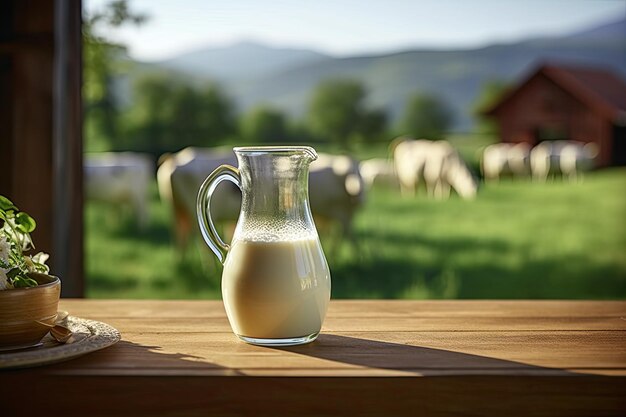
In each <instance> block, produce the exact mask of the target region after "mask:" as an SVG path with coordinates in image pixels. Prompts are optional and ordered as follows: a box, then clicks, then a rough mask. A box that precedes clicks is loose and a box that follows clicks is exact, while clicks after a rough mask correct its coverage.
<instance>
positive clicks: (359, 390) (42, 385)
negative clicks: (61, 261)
mask: <svg viewBox="0 0 626 417" xmlns="http://www.w3.org/2000/svg"><path fill="white" fill-rule="evenodd" d="M61 308H62V309H65V310H68V311H69V312H70V313H71V314H72V315H74V316H78V317H83V318H89V319H94V320H99V321H104V322H106V323H109V324H111V325H113V326H114V327H116V328H117V329H119V330H120V331H121V333H122V341H121V342H119V343H118V344H116V345H115V346H112V347H110V348H107V349H105V350H102V351H99V352H95V353H92V354H90V355H87V356H84V357H81V358H78V359H75V360H72V361H68V362H65V363H61V364H57V365H51V366H46V367H40V368H32V369H25V370H13V371H7V370H5V371H2V372H0V387H1V389H2V391H3V395H2V396H1V397H0V415H2V416H3V417H4V416H6V417H9V416H17V415H33V416H34V415H45V414H43V412H52V414H49V415H65V416H70V415H76V416H88V415H90V416H95V415H111V416H122V415H128V416H144V415H145V416H156V415H168V416H169V415H181V416H182V415H203V416H206V415H210V414H211V415H255V416H256V415H267V416H276V415H298V416H304V415H316V416H324V415H350V416H358V415H381V416H402V415H407V416H409V415H410V416H415V415H428V416H439V415H463V416H474V415H495V416H505V415H506V416H512V415H523V416H535V415H536V416H556V415H567V416H577V415H589V416H604V415H626V303H625V302H617V301H613V302H611V301H607V302H595V301H591V302H590V301H332V302H331V306H330V309H329V312H328V316H327V318H326V321H325V323H324V328H323V333H322V334H321V335H320V337H319V338H318V340H317V341H316V342H314V343H312V344H309V345H305V346H299V347H291V348H281V349H278V348H263V347H257V346H251V345H248V344H245V343H243V342H240V341H238V340H237V339H236V337H235V336H234V335H233V334H232V333H231V331H230V327H229V325H228V321H227V319H226V316H225V313H224V309H223V306H222V303H221V302H220V301H131V300H126V301H99V300H62V302H61ZM26 387H29V388H28V390H29V391H28V394H26V392H27V388H26ZM16 393H17V395H15V394H16ZM22 393H24V395H21V394H22ZM34 393H37V394H36V395H35V394H34ZM3 410H6V411H7V412H3ZM37 413H39V414H37Z"/></svg>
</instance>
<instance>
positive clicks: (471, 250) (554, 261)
mask: <svg viewBox="0 0 626 417" xmlns="http://www.w3.org/2000/svg"><path fill="white" fill-rule="evenodd" d="M624 190H626V169H623V168H622V169H609V170H604V171H598V172H594V173H590V174H588V175H586V177H585V180H584V181H583V182H582V183H576V184H570V183H564V182H561V181H554V182H549V183H546V184H534V183H531V182H528V181H504V182H502V183H501V184H497V185H485V186H483V187H482V188H481V189H480V190H479V193H478V197H477V199H476V200H474V201H464V200H461V199H459V198H457V197H456V196H453V198H451V199H450V200H448V201H445V202H443V201H431V200H427V199H426V198H424V196H421V197H420V196H418V197H416V198H414V199H403V198H401V197H400V196H399V195H398V193H396V192H394V191H392V190H385V189H374V190H372V191H371V192H370V193H369V194H368V197H367V203H366V205H365V207H364V208H363V209H362V211H361V212H360V213H359V215H358V217H357V219H356V224H355V228H356V234H357V236H358V241H359V243H360V250H358V251H357V250H355V249H354V248H352V247H351V246H349V245H347V244H343V245H341V246H340V248H339V251H338V252H337V253H336V254H334V255H332V256H330V255H331V254H328V255H329V256H328V260H329V263H330V266H331V273H332V285H333V290H332V292H333V297H334V298H417V299H421V298H591V299H623V298H626V223H625V221H626V195H625V193H624ZM152 191H153V192H152V194H153V200H152V203H151V222H150V225H149V227H148V228H147V229H145V230H139V229H138V228H137V227H136V226H135V224H134V222H133V219H132V216H130V215H129V213H122V214H121V215H120V213H119V212H117V211H115V210H112V207H110V206H107V205H103V204H101V203H100V204H96V203H88V204H87V205H86V212H85V233H86V236H85V239H86V271H87V295H88V296H89V297H97V298H102V297H124V298H219V297H220V283H219V276H220V273H221V271H220V269H219V267H218V266H217V265H216V263H215V262H214V261H213V257H212V255H211V254H210V253H208V249H206V248H205V247H204V245H201V244H198V245H196V247H194V248H193V250H192V251H190V253H188V254H186V256H185V257H183V258H181V257H180V256H179V255H178V254H177V253H176V251H175V250H174V248H173V247H172V245H171V237H170V215H169V213H168V210H167V209H166V208H165V207H163V206H162V205H161V204H160V202H159V200H158V197H157V194H156V186H155V187H154V189H153V190H152ZM322 241H323V244H324V246H325V247H328V246H329V244H330V241H329V239H328V238H327V237H323V239H322Z"/></svg>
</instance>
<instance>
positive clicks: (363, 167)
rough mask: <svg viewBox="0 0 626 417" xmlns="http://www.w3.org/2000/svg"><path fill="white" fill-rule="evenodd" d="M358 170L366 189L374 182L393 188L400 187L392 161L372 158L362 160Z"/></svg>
mask: <svg viewBox="0 0 626 417" xmlns="http://www.w3.org/2000/svg"><path fill="white" fill-rule="evenodd" d="M359 171H360V172H361V176H362V177H363V182H364V184H365V186H366V187H367V188H368V189H369V188H371V187H372V186H374V184H376V185H380V186H385V187H389V188H395V189H397V188H399V187H400V184H399V182H398V177H397V176H396V171H395V169H394V166H393V162H391V161H389V160H388V159H384V158H372V159H368V160H365V161H362V162H361V163H360V164H359Z"/></svg>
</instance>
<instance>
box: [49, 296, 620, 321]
mask: <svg viewBox="0 0 626 417" xmlns="http://www.w3.org/2000/svg"><path fill="white" fill-rule="evenodd" d="M61 308H64V309H66V310H70V311H71V312H72V314H75V315H78V316H80V317H88V316H89V317H94V318H95V317H142V318H143V317H196V318H205V317H224V315H225V312H224V306H223V304H222V302H221V301H219V300H211V301H172V300H168V301H154V300H89V303H87V304H85V303H81V300H73V299H63V300H61ZM328 316H329V317H337V318H339V317H360V318H370V317H374V318H384V317H490V318H497V317H568V318H574V317H621V318H622V319H626V301H602V302H597V301H516V300H512V301H508V300H507V301H502V300H494V301H482V300H481V301H474V300H458V301H446V300H441V301H414V300H376V301H373V300H367V301H363V300H333V302H332V303H331V305H330V308H329V310H328Z"/></svg>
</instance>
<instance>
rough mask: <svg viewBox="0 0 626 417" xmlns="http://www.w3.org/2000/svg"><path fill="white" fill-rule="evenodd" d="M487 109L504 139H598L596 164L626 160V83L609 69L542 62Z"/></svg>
mask: <svg viewBox="0 0 626 417" xmlns="http://www.w3.org/2000/svg"><path fill="white" fill-rule="evenodd" d="M485 114H486V115H489V116H493V117H494V118H495V119H496V120H497V121H498V123H499V126H500V139H501V140H502V142H528V143H529V144H530V145H533V146H534V145H536V144H537V143H539V142H541V141H545V140H575V141H580V142H595V143H596V144H597V145H598V146H599V149H600V153H599V155H598V159H597V161H596V163H597V166H608V165H625V164H626V83H624V81H622V80H621V79H620V78H619V77H617V76H616V75H615V74H613V73H611V72H609V71H606V70H601V69H596V68H582V67H569V66H556V65H544V66H541V67H540V68H539V69H537V70H536V71H535V72H533V73H532V74H531V75H530V76H529V77H527V78H526V79H524V80H523V81H522V82H520V83H519V84H518V85H517V86H516V87H515V88H513V89H512V90H511V91H509V92H508V93H507V94H505V96H504V97H503V98H502V99H501V100H500V101H499V102H498V103H497V104H496V105H495V106H494V107H492V108H491V109H489V110H488V111H487V112H485Z"/></svg>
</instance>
